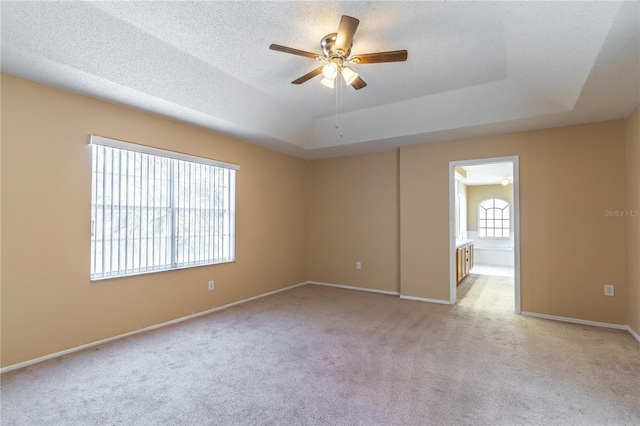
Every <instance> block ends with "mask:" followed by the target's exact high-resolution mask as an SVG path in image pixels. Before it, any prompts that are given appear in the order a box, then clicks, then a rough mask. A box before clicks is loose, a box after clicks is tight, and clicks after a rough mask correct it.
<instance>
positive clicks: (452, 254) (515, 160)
mask: <svg viewBox="0 0 640 426" xmlns="http://www.w3.org/2000/svg"><path fill="white" fill-rule="evenodd" d="M508 162H510V163H511V164H513V267H514V270H513V272H514V281H515V283H514V284H515V292H514V293H515V295H514V297H515V312H516V313H517V314H519V313H520V312H521V305H520V157H519V156H518V155H513V156H507V157H492V158H476V159H470V160H459V161H450V162H449V302H450V303H451V304H452V305H455V304H456V299H457V296H458V295H457V288H458V287H457V283H456V235H455V229H456V227H455V220H456V218H455V209H456V206H455V196H456V193H455V186H456V185H455V168H456V167H460V166H472V165H477V164H489V163H508ZM467 208H468V206H467ZM467 225H468V224H467Z"/></svg>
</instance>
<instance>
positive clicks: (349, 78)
mask: <svg viewBox="0 0 640 426" xmlns="http://www.w3.org/2000/svg"><path fill="white" fill-rule="evenodd" d="M342 77H343V78H344V81H345V83H347V84H348V85H349V86H351V83H353V82H354V81H355V79H356V78H358V73H357V72H355V71H354V70H352V69H351V67H344V68H342Z"/></svg>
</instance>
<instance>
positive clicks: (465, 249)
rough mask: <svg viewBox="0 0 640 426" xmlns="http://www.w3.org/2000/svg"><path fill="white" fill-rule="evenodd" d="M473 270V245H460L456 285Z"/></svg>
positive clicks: (457, 258) (457, 249) (457, 256)
mask: <svg viewBox="0 0 640 426" xmlns="http://www.w3.org/2000/svg"><path fill="white" fill-rule="evenodd" d="M471 268H473V243H467V244H464V245H460V246H458V247H457V248H456V283H459V282H460V281H462V279H464V277H466V276H467V275H469V271H470V270H471Z"/></svg>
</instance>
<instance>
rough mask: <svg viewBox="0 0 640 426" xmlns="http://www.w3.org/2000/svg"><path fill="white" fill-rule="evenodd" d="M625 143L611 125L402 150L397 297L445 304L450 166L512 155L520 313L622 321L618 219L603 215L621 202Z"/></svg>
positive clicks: (622, 244) (620, 128)
mask: <svg viewBox="0 0 640 426" xmlns="http://www.w3.org/2000/svg"><path fill="white" fill-rule="evenodd" d="M624 141H625V121H624V120H616V121H609V122H603V123H593V124H585V125H579V126H571V127H563V128H556V129H548V130H540V131H531V132H523V133H514V134H508V135H502V136H496V137H485V138H476V139H469V140H458V141H449V142H446V143H436V144H424V145H418V146H410V147H403V148H401V149H400V194H401V196H400V236H401V238H400V241H401V244H400V265H401V266H400V271H401V277H402V280H401V291H402V294H404V295H408V296H416V297H424V298H431V299H441V300H448V299H449V240H448V231H449V227H448V220H449V219H448V166H449V162H450V161H459V160H469V159H476V158H490V157H501V156H512V155H518V156H519V157H520V208H521V215H520V218H521V228H520V229H521V296H522V306H521V307H522V310H523V311H528V312H536V313H541V314H549V315H558V316H564V317H570V318H578V319H585V320H592V321H601V322H607V323H614V324H626V322H627V307H628V306H627V305H628V303H627V250H626V244H627V238H626V220H624V219H619V218H613V217H607V216H606V215H605V214H604V211H605V210H606V209H616V208H618V209H623V208H624V206H625V205H626V193H625V187H626V183H625V179H626V175H625V168H624V167H623V164H624V163H625V143H624ZM605 283H609V284H614V285H615V288H616V295H615V297H605V296H603V285H604V284H605Z"/></svg>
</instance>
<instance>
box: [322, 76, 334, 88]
mask: <svg viewBox="0 0 640 426" xmlns="http://www.w3.org/2000/svg"><path fill="white" fill-rule="evenodd" d="M334 81H335V78H334V79H328V78H326V77H325V78H323V79H322V80H320V83H322V85H323V86H326V87H328V88H329V89H333V87H334V85H333V82H334Z"/></svg>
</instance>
